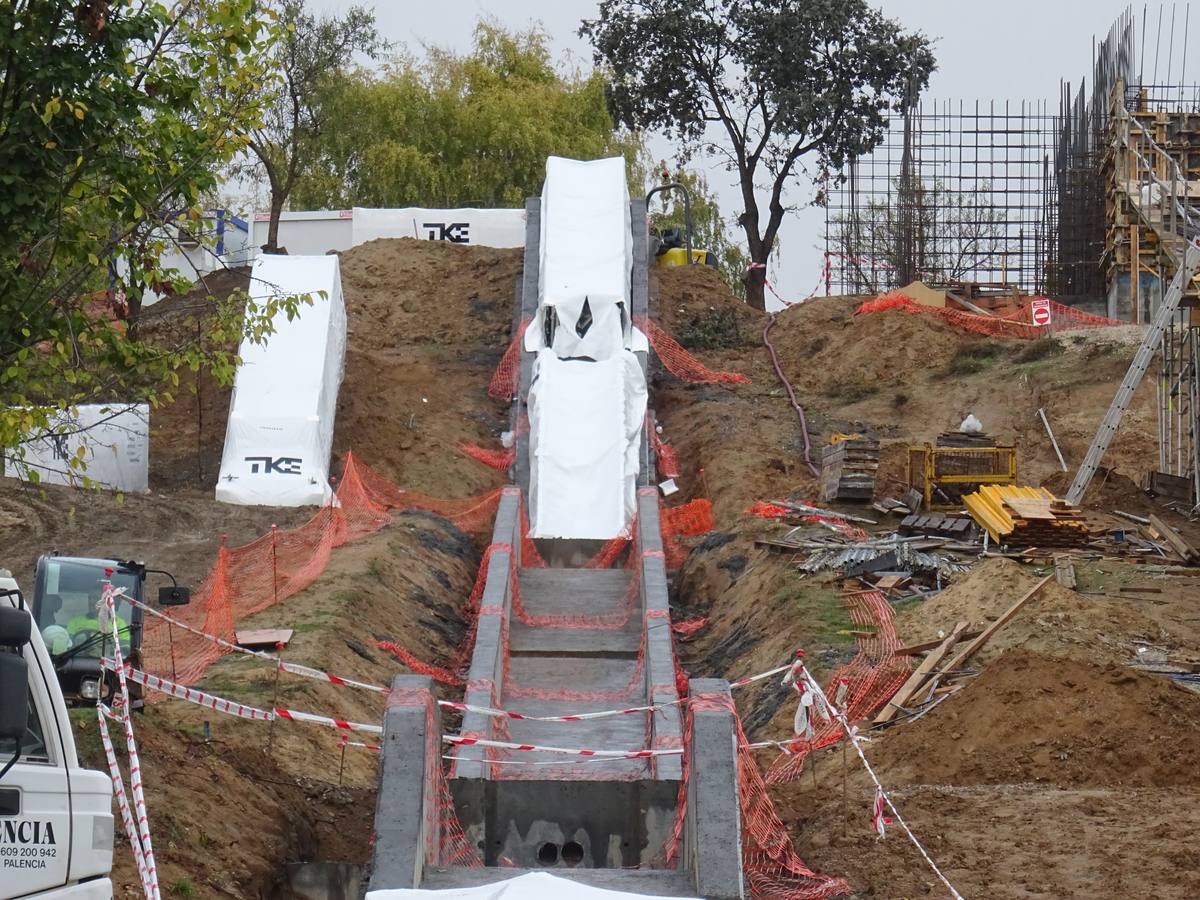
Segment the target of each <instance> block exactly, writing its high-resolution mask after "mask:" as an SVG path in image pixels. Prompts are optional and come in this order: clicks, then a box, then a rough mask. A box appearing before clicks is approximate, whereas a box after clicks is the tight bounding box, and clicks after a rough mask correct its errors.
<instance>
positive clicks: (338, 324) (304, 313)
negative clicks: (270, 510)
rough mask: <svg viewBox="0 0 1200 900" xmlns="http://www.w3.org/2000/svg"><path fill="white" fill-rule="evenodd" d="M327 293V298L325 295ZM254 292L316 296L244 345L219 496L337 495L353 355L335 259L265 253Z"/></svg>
mask: <svg viewBox="0 0 1200 900" xmlns="http://www.w3.org/2000/svg"><path fill="white" fill-rule="evenodd" d="M321 291H324V292H325V296H324V297H322V296H320V292H321ZM249 294H250V296H251V297H252V298H254V299H257V300H259V301H263V300H266V299H267V298H270V297H272V296H279V297H284V296H290V295H295V294H310V295H311V296H312V305H311V306H309V305H304V304H302V305H301V306H300V309H299V312H298V315H297V316H296V317H295V318H294V319H293V320H292V321H290V322H289V321H288V319H287V315H286V313H285V312H283V311H282V310H280V311H279V313H278V314H277V315H276V316H275V319H274V325H275V333H274V334H272V335H271V336H270V337H269V338H268V339H267V342H266V344H253V343H251V342H250V341H246V340H244V341H242V346H241V349H240V351H239V353H240V355H241V357H242V365H241V366H240V367H239V368H238V371H237V376H236V378H235V380H234V385H233V399H232V401H231V402H230V406H229V424H228V426H227V427H226V430H225V452H224V454H223V456H222V458H221V474H220V476H219V477H218V480H217V499H218V500H221V501H223V502H225V503H237V504H242V505H245V506H308V505H321V504H324V503H327V502H329V501H330V499H331V497H332V491H331V490H330V487H329V453H330V449H331V447H332V444H333V418H334V413H335V411H336V410H337V395H338V388H339V387H340V385H341V383H342V369H343V365H344V361H345V354H346V309H345V306H344V304H343V302H342V279H341V272H340V270H339V268H338V259H337V257H336V256H262V257H259V259H257V260H256V261H255V263H254V269H253V271H252V273H251V276H250V287H249Z"/></svg>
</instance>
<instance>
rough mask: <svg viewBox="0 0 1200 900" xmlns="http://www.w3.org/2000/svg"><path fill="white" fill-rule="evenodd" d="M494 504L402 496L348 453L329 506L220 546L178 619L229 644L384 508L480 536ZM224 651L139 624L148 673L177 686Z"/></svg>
mask: <svg viewBox="0 0 1200 900" xmlns="http://www.w3.org/2000/svg"><path fill="white" fill-rule="evenodd" d="M499 501H500V491H499V490H496V491H493V492H491V493H489V494H485V495H483V496H480V497H471V498H467V499H463V500H440V499H438V498H436V497H428V496H425V495H423V494H417V493H413V492H412V491H406V490H403V489H401V488H399V487H397V486H396V485H394V484H392V483H391V482H390V481H388V480H387V479H386V478H384V477H383V476H382V475H380V474H378V473H377V472H374V471H372V470H371V469H370V468H369V467H368V466H366V465H364V464H363V463H360V462H359V461H358V460H357V459H356V458H355V457H354V455H353V454H350V453H348V454H347V455H346V465H345V471H344V473H343V475H342V480H341V483H340V485H339V486H338V490H337V498H336V502H335V503H333V504H331V505H329V506H324V507H322V508H321V509H320V510H318V511H317V513H316V514H315V515H314V516H313V517H312V518H311V519H309V520H308V521H307V522H305V523H304V524H303V525H301V526H299V527H298V528H293V529H277V528H272V529H271V531H270V532H268V533H267V534H264V535H263V536H262V537H260V538H258V539H256V540H254V541H251V542H250V543H248V544H244V545H242V546H240V547H226V546H224V545H222V546H221V547H220V549H219V550H218V551H217V561H216V564H215V565H214V566H213V568H212V570H211V571H210V572H209V573H208V575H207V576H206V577H205V579H204V581H203V582H202V583H201V584H200V586H199V587H198V588H197V590H196V591H195V593H194V594H193V597H192V602H191V603H189V604H188V605H187V606H185V607H181V608H180V609H179V610H178V612H177V613H176V616H177V618H179V619H180V620H182V621H183V622H184V623H185V624H187V625H190V626H192V627H193V628H197V629H199V630H201V631H203V632H204V633H205V634H209V635H215V636H217V637H220V638H223V639H224V640H226V641H231V642H232V641H234V640H235V635H234V630H235V628H236V626H237V623H238V622H240V621H241V620H242V619H244V618H245V617H247V616H250V615H253V614H254V613H257V612H260V611H261V610H264V609H266V608H267V607H269V606H271V605H273V604H275V603H279V602H281V601H283V600H286V599H287V598H288V597H291V596H293V595H295V594H297V593H299V592H300V591H302V590H304V589H305V588H307V587H308V586H309V585H311V584H312V583H313V582H314V581H316V579H317V578H318V577H319V576H320V575H321V573H322V572H324V571H325V567H326V566H327V565H328V563H329V557H330V554H331V553H332V552H333V549H334V548H335V547H340V546H342V545H343V544H346V543H349V542H350V541H355V540H358V539H359V538H361V537H365V536H366V535H368V534H373V533H374V532H376V531H378V530H379V529H380V528H382V527H383V526H384V525H386V524H388V523H389V522H390V521H391V515H390V513H389V510H402V509H421V510H425V511H427V512H432V513H436V514H438V515H441V516H444V517H446V518H447V519H449V520H450V521H451V522H453V523H454V524H455V525H456V526H458V527H459V528H462V529H464V530H466V531H479V530H480V529H482V528H483V527H484V526H486V525H487V524H488V523H489V522H490V521H491V519H492V517H493V516H494V515H495V511H496V507H497V504H498V503H499ZM225 652H227V651H226V650H225V649H223V648H222V647H220V646H218V645H216V644H214V643H212V642H211V641H208V640H206V639H204V638H202V637H200V636H198V635H193V634H191V633H188V632H184V631H182V630H180V632H179V633H178V634H176V633H174V631H173V630H172V629H171V628H170V626H169V625H168V623H166V622H163V621H161V620H158V619H155V620H154V621H152V622H147V623H146V625H145V631H144V637H143V642H142V656H143V659H144V661H145V666H146V669H147V671H151V672H156V673H163V674H166V673H168V672H169V673H171V679H172V680H173V681H176V682H179V683H181V684H195V682H196V681H197V680H199V678H200V676H201V675H203V673H204V671H205V669H207V668H208V667H209V666H210V665H211V664H212V663H213V662H215V661H216V660H217V659H218V658H219V657H220V656H221V655H223V654H224V653H225Z"/></svg>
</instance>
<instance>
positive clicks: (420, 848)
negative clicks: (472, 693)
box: [370, 675, 442, 890]
mask: <svg viewBox="0 0 1200 900" xmlns="http://www.w3.org/2000/svg"><path fill="white" fill-rule="evenodd" d="M441 735H442V717H441V712H440V710H439V707H438V705H437V701H436V698H435V697H434V694H433V679H432V678H430V677H429V676H428V675H397V676H396V677H395V678H394V679H393V680H392V690H391V693H390V694H389V695H388V701H387V708H386V710H385V711H384V715H383V741H382V745H383V749H382V750H381V751H380V769H379V796H378V798H377V800H376V804H375V855H374V861H373V864H372V872H371V885H370V889H371V890H383V889H388V888H414V887H419V886H420V884H421V878H422V875H423V873H424V870H425V867H426V866H434V865H437V862H438V852H439V847H440V833H439V832H440V828H439V811H438V796H437V789H436V785H437V777H438V767H439V766H440V765H441V742H442V738H441Z"/></svg>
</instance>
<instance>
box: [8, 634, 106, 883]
mask: <svg viewBox="0 0 1200 900" xmlns="http://www.w3.org/2000/svg"><path fill="white" fill-rule="evenodd" d="M26 650H27V653H26V659H27V660H28V661H29V663H30V665H29V677H30V685H31V690H30V692H29V706H30V710H29V728H28V729H27V730H26V733H25V737H24V739H23V740H22V741H21V742H20V743H21V758H20V760H19V761H18V762H17V764H16V765H15V766H13V767H12V768H11V769H9V771H8V774H7V775H5V776H4V779H3V780H0V900H7V898H10V897H23V896H25V895H26V894H34V893H37V892H39V891H44V890H48V889H51V888H55V887H60V886H62V885H64V884H66V883H67V879H68V873H69V870H70V863H71V859H70V856H71V841H72V834H71V796H70V778H69V774H68V770H67V766H66V763H65V760H64V759H62V754H61V753H59V752H56V748H59V747H61V746H62V742H61V739H60V738H59V736H58V735H56V734H53V733H52V732H51V733H47V731H46V729H57V728H58V724H57V719H56V718H55V716H54V715H53V711H52V710H50V709H46V708H43V707H44V705H45V703H46V702H47V698H48V697H49V696H50V694H49V691H48V690H47V689H46V686H45V684H44V679H45V677H46V673H44V672H43V671H42V669H41V667H40V666H39V665H38V661H37V658H36V657H35V656H34V655H33V653H32V652H29V648H26ZM51 675H53V673H51ZM39 679H41V680H42V681H43V683H42V684H40V685H39V684H38V680H39ZM35 686H37V687H39V688H40V689H39V690H36V691H35V690H33V687H35ZM14 749H15V747H14V746H13V742H12V741H9V742H7V745H4V744H3V743H0V760H3V762H7V761H8V760H9V759H10V758H11V757H12V754H13V751H14ZM0 764H2V763H0ZM86 840H87V842H88V844H89V846H90V843H91V836H90V835H88V836H87V837H86Z"/></svg>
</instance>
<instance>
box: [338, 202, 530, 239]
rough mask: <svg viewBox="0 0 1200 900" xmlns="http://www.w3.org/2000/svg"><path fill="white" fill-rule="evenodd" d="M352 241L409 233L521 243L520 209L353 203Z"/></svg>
mask: <svg viewBox="0 0 1200 900" xmlns="http://www.w3.org/2000/svg"><path fill="white" fill-rule="evenodd" d="M353 221H354V236H353V239H352V240H353V245H354V246H355V247H357V246H358V245H359V244H364V243H366V242H367V241H373V240H376V239H377V238H402V237H410V238H416V239H418V240H422V241H447V242H449V243H451V244H471V245H474V246H482V247H524V246H525V210H523V209H424V208H421V207H416V206H410V207H405V208H403V209H366V208H364V207H361V206H356V207H354V219H353Z"/></svg>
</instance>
